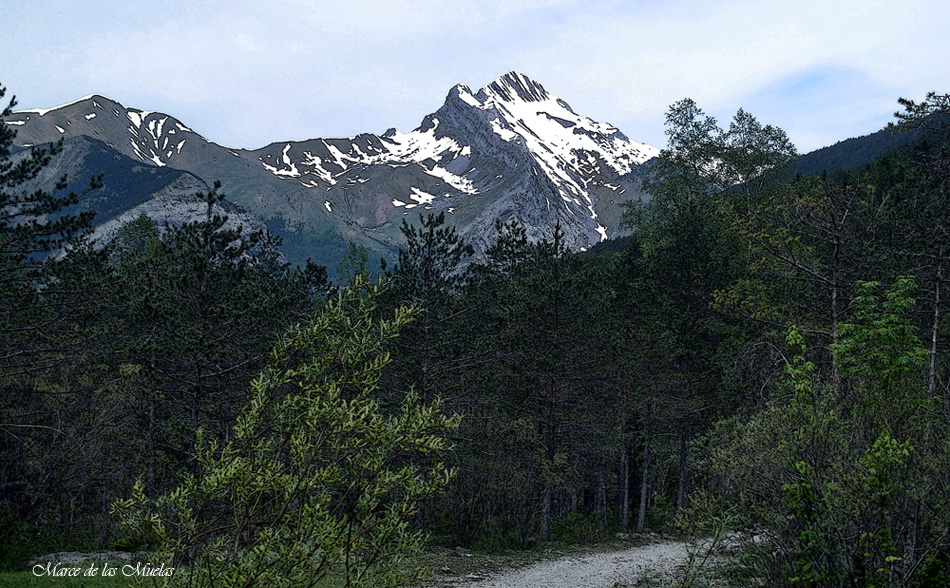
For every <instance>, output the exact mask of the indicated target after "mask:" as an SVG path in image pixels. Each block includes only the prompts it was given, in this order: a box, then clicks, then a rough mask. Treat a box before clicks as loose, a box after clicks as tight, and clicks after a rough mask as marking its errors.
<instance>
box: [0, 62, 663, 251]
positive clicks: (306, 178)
mask: <svg viewBox="0 0 950 588" xmlns="http://www.w3.org/2000/svg"><path fill="white" fill-rule="evenodd" d="M4 122H6V124H8V125H12V126H14V127H15V128H16V130H17V144H18V145H21V146H30V145H32V144H40V143H46V142H50V141H53V140H56V139H58V138H60V137H66V138H69V137H77V136H86V137H92V138H95V139H98V140H100V141H102V142H103V143H105V144H106V145H108V146H109V147H111V148H112V149H114V150H116V151H118V152H120V153H122V154H124V155H127V156H128V157H131V158H133V159H135V160H137V161H140V162H142V163H143V164H146V165H150V166H155V167H169V168H174V169H177V170H183V171H187V172H189V173H191V174H193V175H194V176H197V177H199V178H201V179H202V180H204V181H205V182H210V181H212V180H215V179H220V180H221V181H222V182H223V184H224V191H225V193H226V194H227V195H228V198H229V199H230V200H231V201H232V202H234V203H235V204H237V205H238V206H240V207H241V208H243V209H245V210H246V211H247V212H249V213H250V214H252V215H254V216H256V217H257V218H259V219H261V221H262V222H265V223H266V224H267V226H268V228H270V229H271V230H272V231H274V232H276V233H278V234H280V235H282V236H283V237H284V240H285V244H286V248H285V249H286V253H287V255H288V257H289V258H290V259H291V260H293V261H302V260H303V259H305V258H306V257H312V258H314V260H315V261H318V262H320V263H324V264H326V265H328V266H331V267H333V266H334V265H335V263H334V262H335V260H338V259H339V257H340V255H341V254H342V253H343V252H345V250H346V249H347V248H348V246H349V243H356V244H358V245H362V246H365V247H367V248H368V249H369V250H370V251H371V252H375V253H379V254H380V255H384V256H390V255H392V253H393V251H394V250H395V248H396V247H398V245H399V243H400V239H401V235H400V233H399V226H400V224H401V222H402V220H403V218H406V219H407V220H409V221H410V222H412V221H414V220H417V219H418V215H417V214H416V213H419V212H425V211H431V212H440V211H444V212H445V213H446V214H447V217H448V220H449V222H451V223H453V224H455V225H456V226H457V227H458V229H459V231H460V232H461V233H462V234H463V235H465V236H466V237H467V238H468V239H469V241H470V242H472V244H473V245H475V247H476V250H483V249H484V248H485V247H486V246H487V245H488V244H489V243H490V241H491V239H492V236H493V231H494V228H493V227H494V224H495V221H496V220H502V221H508V220H511V219H517V220H519V221H520V222H521V223H522V224H523V225H524V226H525V227H526V228H527V230H528V234H529V236H530V237H531V238H534V239H539V238H542V237H545V236H549V235H550V232H551V230H552V229H553V227H554V225H555V223H557V222H560V226H561V228H562V229H563V230H564V232H565V242H566V243H567V244H568V245H569V246H571V247H572V248H574V249H577V250H583V249H587V248H589V247H590V246H592V245H593V244H596V243H598V242H600V241H602V240H604V239H606V238H607V237H610V236H614V235H616V234H617V231H618V226H619V219H620V213H621V207H620V204H621V203H622V202H624V201H626V200H630V199H633V198H639V197H640V196H641V194H640V189H639V185H640V180H639V177H638V171H639V168H640V166H641V165H642V164H643V163H644V162H645V161H647V160H649V159H650V158H652V157H654V156H655V155H656V154H657V153H658V151H659V150H658V149H656V148H655V147H651V146H649V145H644V144H640V143H636V142H633V141H631V140H630V139H628V138H627V137H626V136H625V135H624V134H623V133H622V132H620V130H618V129H617V128H615V127H613V126H611V125H609V124H605V123H600V122H596V121H593V120H591V119H590V118H587V117H584V116H582V115H579V114H577V113H575V112H574V111H573V110H572V109H571V107H570V106H569V105H568V104H567V103H566V102H564V101H563V100H561V99H559V98H558V97H556V96H554V95H553V94H550V93H549V92H548V91H547V90H545V88H544V87H543V86H542V85H541V84H539V83H537V82H535V81H533V80H531V79H530V78H528V77H527V76H524V75H522V74H519V73H516V72H509V73H507V74H505V75H503V76H501V77H499V78H498V79H496V80H494V81H493V82H491V83H490V84H488V85H487V86H485V87H483V88H481V89H480V90H478V91H476V92H473V91H472V90H471V89H469V88H468V87H467V86H465V85H463V84H459V85H457V86H455V87H454V88H452V89H451V90H450V91H449V93H448V96H447V97H446V99H445V102H444V104H443V105H442V106H441V107H440V108H439V109H438V110H436V111H435V112H434V113H432V114H429V115H427V116H425V117H424V118H423V119H422V123H421V124H420V126H419V127H418V128H416V129H414V130H412V131H410V132H408V133H400V132H399V131H396V130H395V129H390V130H389V131H387V132H386V133H384V134H382V135H376V134H370V133H366V134H361V135H357V136H356V137H352V138H340V139H311V140H307V141H291V142H280V143H272V144H270V145H267V146H265V147H262V148H260V149H253V150H245V149H230V148H227V147H223V146H221V145H217V144H216V143H213V142H211V141H209V140H208V139H206V138H204V137H202V136H201V135H200V134H198V133H197V132H195V131H194V130H192V129H191V128H189V127H188V126H186V125H185V124H184V123H182V122H181V121H179V120H178V119H176V118H174V117H172V116H169V115H166V114H163V113H157V112H148V111H142V110H138V109H135V108H127V107H124V106H122V105H121V104H119V103H118V102H115V101H113V100H110V99H108V98H105V97H103V96H99V95H93V96H87V97H85V98H83V99H80V100H78V101H75V102H72V103H70V104H66V105H63V106H60V107H56V108H52V109H33V110H21V111H17V112H15V113H14V114H13V115H11V116H9V117H7V118H6V119H5V121H4Z"/></svg>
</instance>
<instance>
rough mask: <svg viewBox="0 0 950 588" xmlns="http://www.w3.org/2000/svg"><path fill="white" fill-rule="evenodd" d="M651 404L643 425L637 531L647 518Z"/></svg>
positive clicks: (641, 527)
mask: <svg viewBox="0 0 950 588" xmlns="http://www.w3.org/2000/svg"><path fill="white" fill-rule="evenodd" d="M652 412H653V406H652V403H651V406H650V408H649V409H648V410H647V418H646V422H645V423H644V427H643V472H642V476H641V477H640V511H639V513H637V533H642V532H643V524H644V522H645V521H646V518H647V486H648V480H649V477H650V425H651V423H650V420H651V418H652V416H653V415H652Z"/></svg>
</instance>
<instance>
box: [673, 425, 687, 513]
mask: <svg viewBox="0 0 950 588" xmlns="http://www.w3.org/2000/svg"><path fill="white" fill-rule="evenodd" d="M689 429H690V422H689V421H688V420H687V421H686V422H685V423H683V425H682V427H681V428H680V455H679V466H678V468H677V477H678V478H679V479H678V480H677V484H676V510H677V512H679V511H682V510H683V509H684V508H686V453H687V452H686V444H687V442H688V441H689Z"/></svg>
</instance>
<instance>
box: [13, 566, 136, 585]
mask: <svg viewBox="0 0 950 588" xmlns="http://www.w3.org/2000/svg"><path fill="white" fill-rule="evenodd" d="M88 567H89V566H88V565H87V566H86V567H85V568H83V569H84V570H85V569H87V568H88ZM118 573H119V574H121V573H122V572H121V571H120V572H118ZM133 580H134V578H132V577H126V576H121V575H119V576H112V577H109V576H107V577H101V576H89V577H84V576H79V577H65V578H63V577H52V578H51V577H49V576H45V575H44V576H35V575H33V572H30V571H26V572H0V588H32V587H36V588H40V587H41V586H42V587H43V588H66V587H68V588H118V587H121V588H127V587H128V586H131V585H132V581H133Z"/></svg>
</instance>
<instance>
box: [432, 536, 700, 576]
mask: <svg viewBox="0 0 950 588" xmlns="http://www.w3.org/2000/svg"><path fill="white" fill-rule="evenodd" d="M688 557H689V555H688V553H687V543H684V542H680V541H660V542H657V543H651V544H648V545H640V546H637V547H631V548H628V549H624V550H622V551H612V552H609V553H595V554H590V555H579V556H567V557H563V558H560V559H555V560H549V561H543V562H539V563H535V564H532V565H530V566H527V567H524V568H520V569H513V570H503V571H500V572H496V573H493V574H491V575H489V576H486V577H482V576H479V575H476V574H471V575H469V576H462V577H447V576H443V577H437V578H436V580H435V582H433V583H431V584H430V586H435V587H440V588H441V587H445V588H457V587H460V586H463V585H469V586H472V587H473V588H474V587H476V586H477V587H478V588H620V587H623V586H635V585H636V584H637V583H638V582H639V581H642V580H646V579H651V580H661V579H668V578H671V577H673V575H674V574H675V572H676V570H678V569H679V568H680V567H681V566H682V565H683V564H685V563H686V561H687V559H688Z"/></svg>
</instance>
